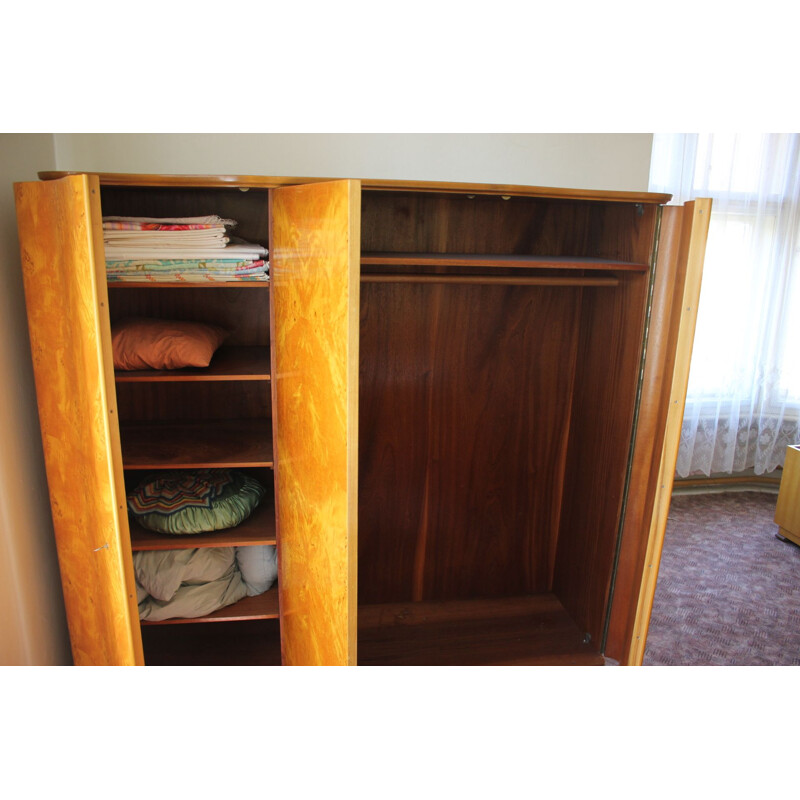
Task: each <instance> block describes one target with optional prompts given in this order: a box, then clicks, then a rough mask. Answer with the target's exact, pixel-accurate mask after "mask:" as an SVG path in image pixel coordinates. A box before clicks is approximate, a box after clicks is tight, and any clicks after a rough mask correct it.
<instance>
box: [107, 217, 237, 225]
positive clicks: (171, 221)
mask: <svg viewBox="0 0 800 800" xmlns="http://www.w3.org/2000/svg"><path fill="white" fill-rule="evenodd" d="M114 223H122V224H126V225H147V224H151V225H180V226H191V225H225V226H226V227H228V228H235V227H236V225H237V222H236V220H235V219H223V218H222V217H219V216H217V215H216V214H209V215H207V216H205V217H117V216H112V215H109V216H105V217H103V227H104V228H105V226H106V224H108V225H112V224H114Z"/></svg>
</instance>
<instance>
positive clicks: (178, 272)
mask: <svg viewBox="0 0 800 800" xmlns="http://www.w3.org/2000/svg"><path fill="white" fill-rule="evenodd" d="M235 226H236V222H235V221H234V220H230V219H222V218H221V217H218V216H216V215H211V216H205V217H173V218H159V217H103V242H104V244H105V251H106V272H107V275H108V280H109V281H156V282H157V281H170V282H220V281H246V280H260V281H266V280H268V279H269V262H268V261H267V260H266V258H267V255H268V251H267V249H266V248H265V247H262V246H261V245H259V244H252V243H250V242H245V241H243V240H241V239H237V238H236V237H234V236H232V235H231V233H230V229H232V228H234V227H235Z"/></svg>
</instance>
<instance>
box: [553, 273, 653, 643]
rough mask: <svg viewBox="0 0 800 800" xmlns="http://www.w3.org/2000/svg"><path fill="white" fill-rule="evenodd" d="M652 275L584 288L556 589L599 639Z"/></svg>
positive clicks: (583, 626)
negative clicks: (607, 286)
mask: <svg viewBox="0 0 800 800" xmlns="http://www.w3.org/2000/svg"><path fill="white" fill-rule="evenodd" d="M647 290H648V280H647V278H646V276H644V275H637V276H635V277H632V278H628V279H626V280H625V281H623V282H621V283H620V285H619V287H618V288H617V289H615V290H613V291H610V290H607V289H592V288H586V289H584V290H583V291H584V295H583V307H582V314H583V325H582V330H581V342H580V346H579V349H578V358H577V368H576V374H575V391H574V397H573V406H572V422H571V424H570V443H569V448H568V455H567V469H566V473H565V480H564V500H563V512H562V518H561V519H562V524H561V531H560V533H559V540H558V550H557V553H556V563H555V571H554V576H553V591H554V593H555V594H556V596H557V597H558V598H559V600H560V601H561V602H562V603H563V604H564V607H565V608H566V609H567V611H568V612H569V613H570V614H571V615H572V617H573V619H574V621H575V622H576V624H577V625H578V626H579V627H580V628H581V630H583V631H585V632H586V633H588V634H589V635H590V636H591V641H592V642H595V643H598V644H599V643H600V641H601V639H602V634H603V629H604V627H605V617H606V609H607V603H608V596H609V589H610V586H611V575H612V569H613V562H614V555H615V551H616V540H617V532H618V526H619V519H620V513H621V510H622V503H623V498H624V491H625V480H626V472H627V464H628V457H629V453H630V443H631V431H632V426H633V419H634V410H635V401H636V388H637V382H638V377H639V365H640V358H641V349H642V333H643V325H644V318H645V309H646V301H647Z"/></svg>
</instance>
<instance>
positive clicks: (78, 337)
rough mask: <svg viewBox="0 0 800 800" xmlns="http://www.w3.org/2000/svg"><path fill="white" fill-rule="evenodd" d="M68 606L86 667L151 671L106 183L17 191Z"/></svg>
mask: <svg viewBox="0 0 800 800" xmlns="http://www.w3.org/2000/svg"><path fill="white" fill-rule="evenodd" d="M14 188H15V195H16V203H17V219H18V225H19V238H20V248H21V255H22V269H23V275H24V285H25V298H26V304H27V308H28V318H29V330H30V343H31V351H32V356H33V366H34V374H35V379H36V392H37V402H38V406H39V419H40V424H41V430H42V442H43V446H44V457H45V466H46V470H47V481H48V485H49V488H50V501H51V508H52V514H53V525H54V529H55V536H56V544H57V548H58V559H59V566H60V570H61V577H62V584H63V591H64V602H65V605H66V610H67V618H68V623H69V632H70V639H71V642H72V652H73V658H74V661H75V663H76V664H77V665H133V664H141V663H143V657H142V643H141V633H140V630H139V624H138V614H137V606H136V593H135V590H134V589H133V587H134V581H133V565H132V559H131V549H130V535H129V532H128V522H127V513H126V510H125V490H124V484H123V477H122V476H123V473H122V461H121V456H120V441H119V428H118V424H117V419H116V417H117V414H116V405H115V403H116V401H115V394H114V376H113V364H112V358H111V342H110V329H109V317H108V300H107V292H106V277H105V264H104V256H103V240H102V229H101V226H100V222H101V211H100V194H99V192H100V190H99V183H98V180H97V178H96V177H93V176H86V175H76V176H70V177H66V178H62V179H60V180H54V181H46V182H41V183H19V184H16V185H15V187H14Z"/></svg>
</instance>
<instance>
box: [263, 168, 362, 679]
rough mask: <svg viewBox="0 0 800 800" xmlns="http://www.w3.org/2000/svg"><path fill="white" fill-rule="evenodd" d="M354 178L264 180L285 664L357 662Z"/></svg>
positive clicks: (357, 216) (357, 231) (356, 233)
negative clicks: (290, 182)
mask: <svg viewBox="0 0 800 800" xmlns="http://www.w3.org/2000/svg"><path fill="white" fill-rule="evenodd" d="M360 191H361V190H360V184H359V182H357V181H330V182H321V183H314V184H305V185H301V186H292V187H286V188H279V189H275V190H273V198H272V215H271V216H272V234H271V237H270V240H271V258H270V281H271V284H272V286H271V291H270V298H271V302H272V315H271V316H272V325H273V332H272V342H273V349H272V375H273V382H272V387H273V388H272V391H273V392H274V395H273V409H274V412H273V436H274V440H275V448H274V450H275V469H276V481H275V486H276V488H275V495H276V496H275V511H276V517H277V525H278V564H279V575H278V585H279V592H280V613H281V650H282V660H283V664H284V665H287V666H302V665H328V666H344V665H352V664H355V663H356V623H357V619H356V613H357V612H356V602H357V577H356V559H357V519H356V518H357V486H358V350H359V347H358V345H359V272H360V266H359V258H360V206H361V195H360Z"/></svg>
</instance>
